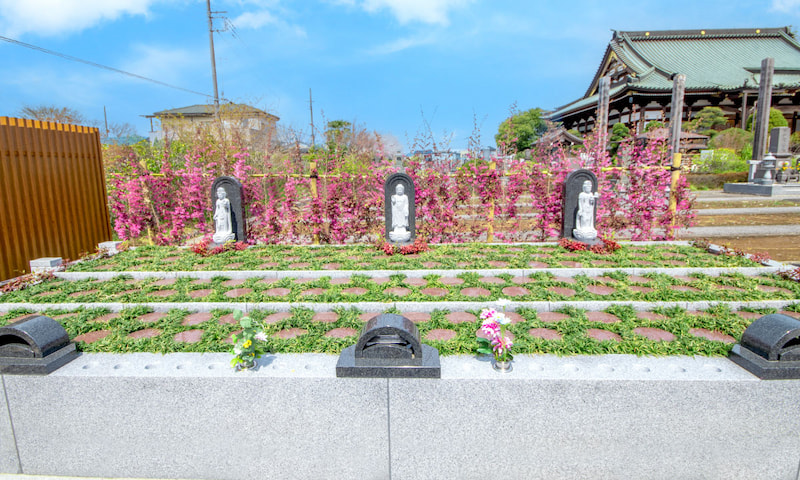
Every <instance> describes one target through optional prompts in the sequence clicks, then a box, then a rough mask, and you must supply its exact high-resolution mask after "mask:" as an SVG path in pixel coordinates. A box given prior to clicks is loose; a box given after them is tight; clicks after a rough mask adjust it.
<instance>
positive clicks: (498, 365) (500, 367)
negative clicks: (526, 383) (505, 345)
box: [492, 359, 514, 373]
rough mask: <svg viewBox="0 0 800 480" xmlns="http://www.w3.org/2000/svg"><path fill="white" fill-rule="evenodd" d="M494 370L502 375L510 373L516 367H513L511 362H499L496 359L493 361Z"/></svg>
mask: <svg viewBox="0 0 800 480" xmlns="http://www.w3.org/2000/svg"><path fill="white" fill-rule="evenodd" d="M492 368H494V369H495V370H496V371H498V372H500V373H508V372H510V371H511V370H512V369H513V368H514V367H513V365H511V360H497V359H494V360H492Z"/></svg>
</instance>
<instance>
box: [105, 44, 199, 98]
mask: <svg viewBox="0 0 800 480" xmlns="http://www.w3.org/2000/svg"><path fill="white" fill-rule="evenodd" d="M132 49H133V55H132V56H133V58H130V59H129V60H127V61H126V62H125V63H124V64H123V65H122V66H120V67H119V69H120V70H125V71H126V72H131V73H135V74H137V75H141V76H143V77H148V78H154V79H157V80H159V81H162V82H166V83H171V84H173V85H178V86H185V87H187V88H191V86H188V85H184V84H183V83H182V80H183V79H184V78H186V77H187V76H186V75H183V74H185V73H186V72H187V71H190V72H196V71H197V70H199V69H200V68H202V67H206V66H208V51H207V50H206V51H194V50H188V49H184V48H169V47H166V46H163V45H143V44H139V45H134V46H133V47H132ZM209 69H210V67H209ZM135 81H139V80H135ZM199 90H200V91H205V90H210V89H205V88H200V89H199Z"/></svg>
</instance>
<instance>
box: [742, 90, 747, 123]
mask: <svg viewBox="0 0 800 480" xmlns="http://www.w3.org/2000/svg"><path fill="white" fill-rule="evenodd" d="M741 128H742V130H746V129H747V92H742V127H741Z"/></svg>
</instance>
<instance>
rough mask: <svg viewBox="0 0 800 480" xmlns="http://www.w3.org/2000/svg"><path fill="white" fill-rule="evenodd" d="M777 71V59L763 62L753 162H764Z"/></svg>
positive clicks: (767, 59) (766, 59)
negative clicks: (774, 78)
mask: <svg viewBox="0 0 800 480" xmlns="http://www.w3.org/2000/svg"><path fill="white" fill-rule="evenodd" d="M774 71H775V59H774V58H771V57H768V58H765V59H764V60H762V61H761V79H760V80H759V84H758V109H757V110H756V128H755V130H754V132H753V135H754V136H753V160H762V159H763V158H764V152H765V151H766V150H767V135H769V132H768V131H767V129H768V128H769V109H770V107H771V106H772V76H773V73H774Z"/></svg>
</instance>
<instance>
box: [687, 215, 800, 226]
mask: <svg viewBox="0 0 800 480" xmlns="http://www.w3.org/2000/svg"><path fill="white" fill-rule="evenodd" d="M695 222H696V223H697V226H698V227H712V226H713V227H724V226H736V225H798V224H800V213H774V214H764V215H707V216H706V215H698V216H697V217H696V218H695Z"/></svg>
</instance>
